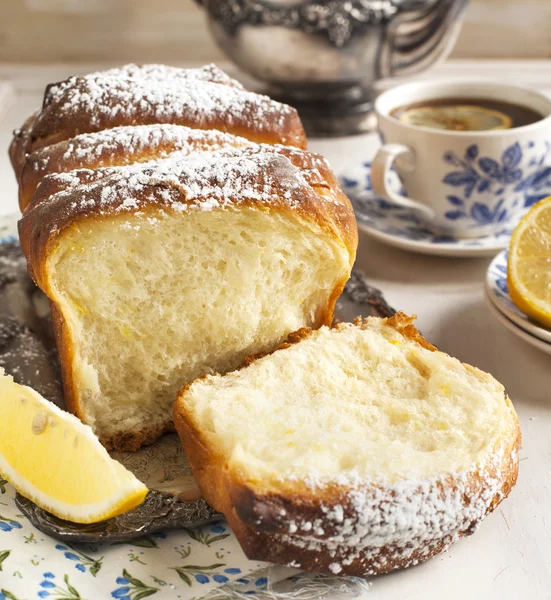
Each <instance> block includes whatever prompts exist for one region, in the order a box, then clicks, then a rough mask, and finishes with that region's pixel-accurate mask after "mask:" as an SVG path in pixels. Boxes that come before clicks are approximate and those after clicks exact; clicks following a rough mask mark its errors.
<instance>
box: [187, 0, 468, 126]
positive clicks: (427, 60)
mask: <svg viewBox="0 0 551 600" xmlns="http://www.w3.org/2000/svg"><path fill="white" fill-rule="evenodd" d="M196 1H197V2H198V4H200V5H202V6H203V7H204V9H205V10H206V12H207V14H208V18H209V25H210V29H211V31H212V33H213V35H214V38H215V40H216V41H217V43H218V45H219V46H220V48H221V49H222V50H223V51H224V52H225V54H226V55H227V56H228V57H229V58H230V59H231V60H232V61H233V62H234V63H235V64H236V65H237V66H238V67H240V68H241V69H242V70H243V71H245V72H246V73H248V74H249V75H252V76H253V77H255V78H256V79H259V80H260V81H263V82H265V83H266V84H268V86H269V87H268V90H267V92H268V93H269V94H270V95H271V96H273V97H277V98H280V99H282V100H284V101H286V102H288V103H290V104H292V105H294V106H295V107H296V108H297V109H298V110H299V112H300V114H301V117H302V119H303V122H304V123H305V127H306V129H307V131H308V132H309V133H310V134H314V135H315V134H318V135H346V134H351V133H360V132H362V131H366V130H369V129H371V128H372V125H373V120H372V117H371V118H370V114H371V113H370V110H371V108H372V100H373V95H374V93H373V84H374V83H375V82H376V81H378V80H379V79H383V78H389V77H395V76H403V75H410V74H412V73H416V72H419V71H423V70H425V69H427V68H428V67H429V66H430V65H432V64H433V63H434V62H435V61H436V60H438V59H439V58H444V57H445V56H447V54H448V53H449V52H450V50H451V48H452V46H453V44H454V42H455V40H456V38H457V35H458V33H459V30H460V27H461V20H462V16H463V13H464V10H465V7H466V5H467V1H468V0H326V1H322V0H196Z"/></svg>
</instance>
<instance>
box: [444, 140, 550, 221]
mask: <svg viewBox="0 0 551 600" xmlns="http://www.w3.org/2000/svg"><path fill="white" fill-rule="evenodd" d="M534 147H535V144H534V142H528V143H527V144H526V147H525V149H524V150H523V148H522V147H521V145H520V143H519V142H515V143H514V144H512V145H510V146H509V147H508V148H506V149H505V150H504V151H503V153H502V155H501V157H500V160H496V159H495V158H492V157H490V156H481V155H480V150H479V146H478V144H471V145H470V146H468V147H467V149H466V150H465V153H464V155H463V156H458V155H457V154H456V153H455V152H453V151H451V150H450V151H447V152H445V153H444V156H443V160H444V162H445V163H447V164H449V165H451V166H452V167H454V168H453V170H451V171H449V172H448V173H446V175H445V176H444V177H443V179H442V183H443V184H445V185H447V186H449V187H450V188H451V189H450V194H449V195H448V196H446V200H447V201H448V203H449V204H450V209H449V210H448V211H447V212H446V213H445V217H446V218H447V219H448V220H450V221H456V220H458V219H462V220H470V221H471V223H470V224H469V226H470V227H481V226H485V225H489V224H491V223H508V222H509V221H510V220H511V218H512V215H511V211H512V210H513V209H516V208H517V207H518V206H519V205H520V206H521V207H523V208H528V207H530V206H532V205H533V204H535V203H536V202H537V201H538V200H541V199H542V198H544V197H545V196H546V195H548V193H549V186H551V167H550V166H546V164H545V162H546V159H547V157H548V155H549V153H550V151H551V142H545V149H544V151H543V153H542V154H541V155H539V156H537V155H534V156H532V157H531V158H530V160H529V162H528V167H529V169H530V175H526V173H525V169H523V168H522V166H521V165H522V164H523V161H524V160H525V159H526V156H525V153H526V152H532V151H533V149H534ZM534 167H535V168H536V171H535V172H533V168H534ZM546 188H547V189H546ZM481 194H484V197H483V198H482V197H481ZM488 196H490V197H493V198H494V201H493V202H488Z"/></svg>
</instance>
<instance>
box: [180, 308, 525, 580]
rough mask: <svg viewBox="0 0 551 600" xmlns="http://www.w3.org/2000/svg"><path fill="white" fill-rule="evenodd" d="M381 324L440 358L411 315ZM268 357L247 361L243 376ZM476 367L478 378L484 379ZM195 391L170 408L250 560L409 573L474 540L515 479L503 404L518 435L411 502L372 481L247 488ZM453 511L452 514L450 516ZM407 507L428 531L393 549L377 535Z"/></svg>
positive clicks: (205, 485) (199, 475) (206, 492)
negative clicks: (196, 406)
mask: <svg viewBox="0 0 551 600" xmlns="http://www.w3.org/2000/svg"><path fill="white" fill-rule="evenodd" d="M385 321H386V324H387V325H389V326H391V327H393V328H394V329H396V331H398V332H400V333H401V334H402V335H404V336H405V337H407V338H409V339H411V340H413V341H415V342H416V343H418V344H419V345H420V346H421V347H424V348H427V349H428V350H432V351H435V350H436V348H435V347H434V346H432V345H431V344H430V343H428V342H427V341H426V340H425V339H424V338H423V337H422V336H421V334H420V333H419V331H418V330H417V329H416V328H415V326H414V325H413V322H412V319H411V318H410V317H408V316H407V315H405V314H403V313H398V314H396V315H395V316H394V317H391V318H390V319H386V320H385ZM355 324H356V326H358V327H361V328H367V327H369V320H368V319H366V320H362V319H359V320H357V321H356V323H355ZM344 326H346V325H344V324H339V325H336V326H335V327H336V328H340V327H344ZM311 334H312V330H309V329H301V330H299V331H297V332H294V333H293V334H291V335H290V336H289V337H288V339H287V340H286V342H285V343H283V344H282V345H281V346H280V347H279V348H278V349H276V350H274V352H277V351H280V350H282V349H285V348H287V347H289V345H292V344H296V343H299V342H300V341H301V340H302V339H305V338H307V337H309V336H310V335H311ZM263 356H265V354H263V355H256V356H253V357H250V358H248V359H246V360H245V362H244V364H243V366H242V368H247V367H248V366H250V365H251V364H252V363H253V362H255V361H256V360H259V359H260V358H262V357H263ZM472 369H473V372H474V373H476V374H477V375H478V376H480V378H481V379H484V378H486V377H488V376H487V375H486V374H485V373H482V372H481V371H478V369H474V368H472ZM220 377H222V376H220ZM189 387H190V386H189V385H185V386H183V387H182V389H181V391H180V393H179V395H178V398H177V400H176V402H175V403H174V423H175V426H176V430H177V432H178V434H179V436H180V439H181V441H182V444H183V446H184V449H185V451H186V454H187V456H188V458H189V461H190V464H191V467H192V470H193V474H194V477H195V479H196V480H197V483H198V485H199V488H200V489H201V491H202V493H203V496H204V498H205V499H206V500H207V502H208V503H209V504H210V505H211V506H212V507H213V508H215V509H216V510H218V511H220V512H222V513H223V514H224V515H225V516H226V518H227V520H228V522H229V524H230V526H231V528H232V530H233V531H234V533H235V534H236V536H237V538H238V540H239V543H240V544H241V546H242V548H243V550H244V552H245V554H246V555H247V557H248V558H250V559H252V560H265V561H269V562H275V563H278V564H287V565H289V566H293V567H297V568H301V569H304V570H308V571H317V572H326V573H334V574H337V573H338V574H346V575H354V576H360V577H365V576H371V575H378V574H382V573H387V572H389V571H392V570H395V569H401V568H405V567H409V566H413V565H416V564H418V563H420V562H423V561H425V560H427V559H429V558H431V557H433V556H435V555H436V554H438V553H440V552H443V551H444V550H446V549H447V548H448V547H449V546H450V545H451V544H452V543H454V542H456V541H457V540H458V539H460V538H461V537H465V536H468V535H471V534H472V533H473V532H474V531H475V530H476V528H477V527H478V524H479V523H480V522H481V521H482V520H483V519H484V517H485V516H486V515H487V514H489V513H491V512H492V511H494V510H495V508H496V507H497V506H498V505H499V503H500V502H501V501H502V500H503V499H504V498H506V497H507V495H508V494H509V492H510V491H511V489H512V487H513V486H514V485H515V483H516V481H517V476H518V452H519V449H520V445H521V433H520V427H519V423H518V419H517V417H516V415H515V412H514V409H513V407H512V404H511V402H510V400H509V399H508V398H507V396H505V397H504V402H506V403H507V406H508V408H509V411H510V414H511V417H512V419H511V423H512V427H511V429H510V430H509V431H508V432H507V436H506V437H504V438H503V439H502V440H500V443H499V444H498V446H499V447H496V448H495V449H494V451H493V453H492V454H491V456H489V457H488V460H487V461H486V462H485V463H484V464H481V465H477V466H475V467H473V469H472V470H471V471H469V472H467V473H459V474H454V473H450V474H448V475H447V476H446V477H444V478H438V479H435V480H428V481H426V482H413V483H412V485H411V486H410V489H409V491H408V493H407V494H406V493H405V492H404V489H403V488H404V486H400V485H394V486H393V485H388V486H381V485H377V484H374V483H373V482H368V481H365V482H361V483H359V484H358V483H357V482H355V483H354V484H347V483H342V482H334V483H333V484H328V485H326V486H324V487H322V488H320V487H315V486H314V487H313V486H312V485H311V484H309V483H307V482H304V481H299V480H297V481H293V482H281V485H279V484H278V486H277V487H275V488H274V484H269V483H267V482H263V481H256V480H255V481H251V480H250V476H246V475H245V474H244V473H240V472H239V471H238V470H236V468H235V467H234V466H231V467H230V466H229V465H228V464H227V463H226V459H225V457H224V456H223V455H222V454H218V453H217V452H216V450H215V449H213V448H212V446H210V445H209V443H208V442H207V441H206V440H205V438H204V436H203V434H202V432H201V430H200V428H199V427H198V425H197V424H196V423H195V422H194V420H193V418H192V417H191V416H189V415H188V414H187V412H186V411H185V408H184V400H183V398H184V397H185V394H186V392H187V390H188V389H189ZM405 487H407V485H406V486H405ZM447 503H448V504H449V506H450V507H451V509H450V512H449V514H448V513H447V508H448V507H447ZM402 505H403V506H402ZM411 505H415V506H416V507H417V511H418V514H416V515H415V519H417V520H418V521H420V523H421V525H423V520H425V523H424V524H425V525H426V527H425V528H424V529H423V528H422V529H421V533H420V534H419V533H418V534H417V537H415V536H413V537H412V538H411V539H407V535H408V530H407V529H405V530H404V532H402V534H403V535H405V536H406V538H405V542H404V543H395V542H393V541H392V539H393V535H388V542H387V543H384V541H383V542H381V540H380V539H376V536H374V534H373V531H374V530H375V529H377V530H379V531H384V530H385V527H386V526H389V530H393V528H395V527H396V526H397V524H399V522H400V521H399V520H397V521H396V522H394V521H392V515H393V514H394V517H396V516H398V518H402V517H403V515H404V514H407V513H408V510H409V509H408V506H411ZM431 510H432V511H433V512H431ZM410 516H411V515H410ZM415 519H414V520H415ZM387 520H391V521H392V522H391V523H388V522H387ZM435 523H436V526H435ZM398 527H399V526H398ZM394 537H396V536H394ZM375 540H376V542H375Z"/></svg>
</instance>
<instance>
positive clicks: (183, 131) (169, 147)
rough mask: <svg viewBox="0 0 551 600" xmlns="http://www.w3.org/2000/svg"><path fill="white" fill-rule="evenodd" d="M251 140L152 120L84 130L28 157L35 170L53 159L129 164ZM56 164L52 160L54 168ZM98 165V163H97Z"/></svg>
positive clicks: (82, 163)
mask: <svg viewBox="0 0 551 600" xmlns="http://www.w3.org/2000/svg"><path fill="white" fill-rule="evenodd" d="M247 144H250V142H248V140H246V139H245V138H242V137H239V136H234V135H230V134H227V133H223V132H221V131H215V130H202V129H191V128H190V127H185V126H182V125H170V124H154V125H136V126H123V127H114V128H113V129H105V130H103V131H97V132H94V133H84V134H81V135H78V136H76V137H74V138H71V139H69V140H67V141H65V142H60V143H58V144H55V145H53V146H48V147H46V148H43V149H41V150H38V151H36V152H35V153H33V154H32V155H31V156H30V157H29V162H30V163H31V165H32V168H33V169H34V170H35V171H43V170H46V169H48V168H49V166H50V164H51V163H52V162H54V163H55V162H61V161H65V162H67V163H69V164H71V165H72V168H73V169H77V168H81V167H82V166H92V165H93V166H95V163H98V162H101V163H102V165H104V164H109V163H110V162H112V164H130V163H132V162H134V161H135V160H137V159H139V157H141V156H145V157H148V158H149V159H151V156H152V155H153V156H155V159H156V160H161V159H164V158H167V157H168V156H169V155H170V154H172V153H173V152H175V151H186V152H187V153H189V152H192V151H197V150H208V149H212V150H216V149H219V148H231V147H236V146H245V145H247ZM56 166H57V165H56V164H54V165H53V167H54V168H55V167H56ZM99 166H101V165H99Z"/></svg>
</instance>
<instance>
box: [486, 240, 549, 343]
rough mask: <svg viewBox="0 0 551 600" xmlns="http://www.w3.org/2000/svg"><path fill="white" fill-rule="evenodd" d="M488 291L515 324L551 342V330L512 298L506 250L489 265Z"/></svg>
mask: <svg viewBox="0 0 551 600" xmlns="http://www.w3.org/2000/svg"><path fill="white" fill-rule="evenodd" d="M486 293H487V295H488V298H489V299H490V300H491V302H492V303H493V304H494V306H495V307H496V308H497V309H498V310H499V311H500V312H501V313H502V314H503V315H504V316H505V317H507V318H508V319H509V320H510V321H512V322H513V323H514V324H515V325H517V326H518V327H520V328H521V329H524V331H526V332H527V333H529V334H530V335H533V336H535V337H537V338H539V339H540V340H543V341H544V342H547V343H548V344H551V330H549V329H546V328H545V327H543V326H542V325H539V324H537V323H535V322H534V321H532V320H531V319H530V318H529V317H527V316H526V315H525V314H524V313H523V312H522V311H521V310H520V309H519V308H517V306H516V305H515V304H514V302H513V301H512V300H511V296H510V295H509V289H508V288H507V251H506V250H504V251H503V252H500V253H499V254H498V255H497V256H496V257H495V258H494V260H493V261H492V262H491V263H490V266H489V267H488V272H487V273H486Z"/></svg>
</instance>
